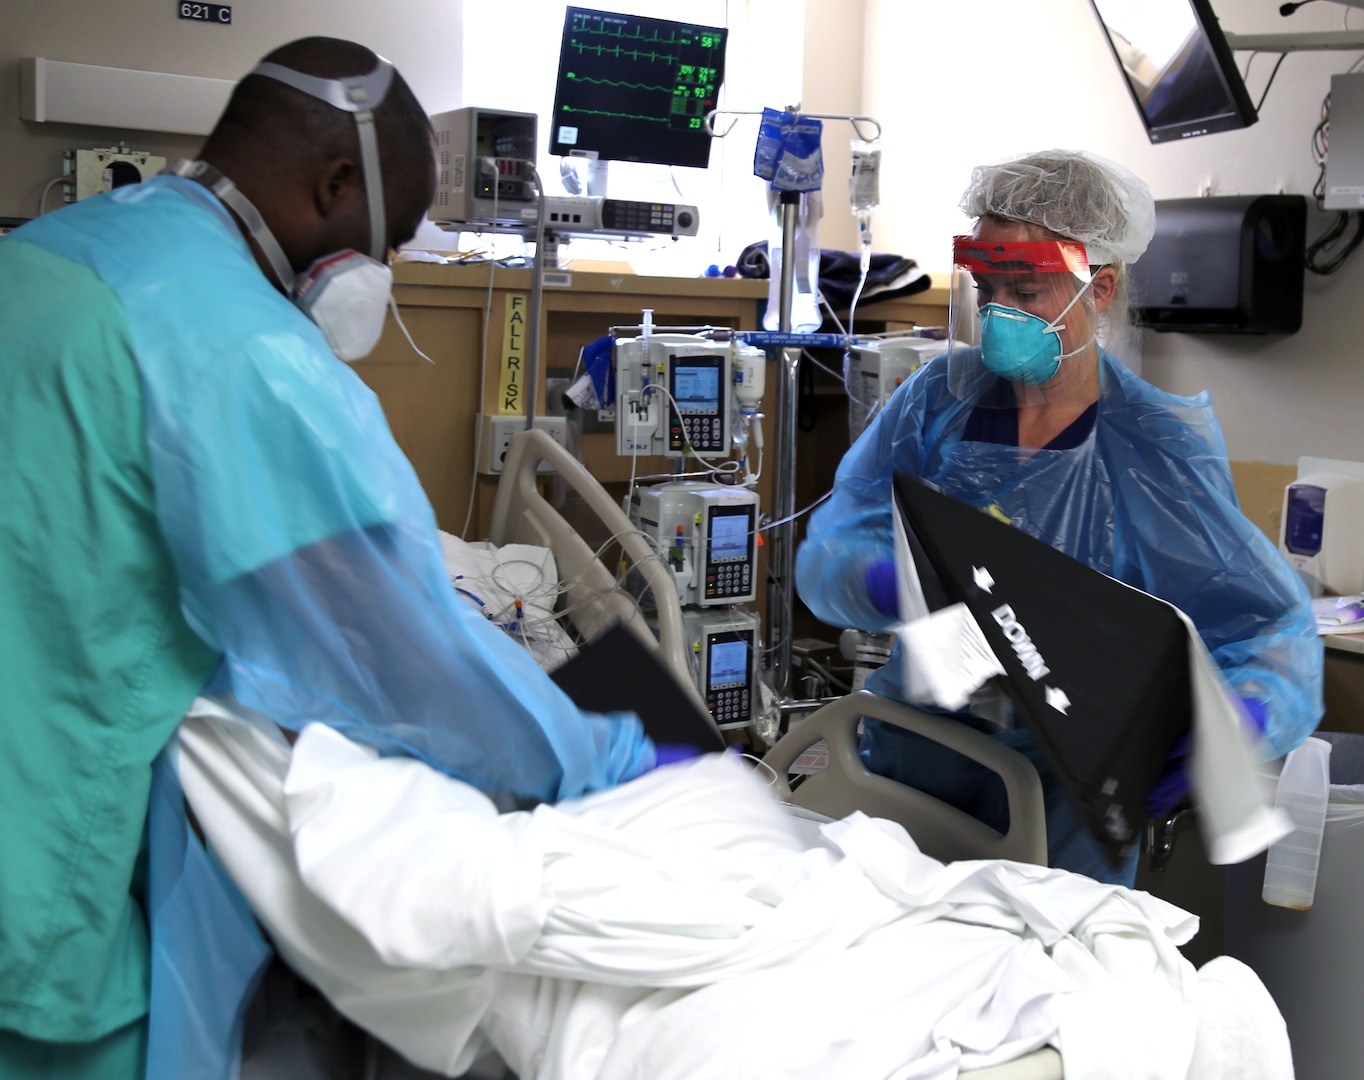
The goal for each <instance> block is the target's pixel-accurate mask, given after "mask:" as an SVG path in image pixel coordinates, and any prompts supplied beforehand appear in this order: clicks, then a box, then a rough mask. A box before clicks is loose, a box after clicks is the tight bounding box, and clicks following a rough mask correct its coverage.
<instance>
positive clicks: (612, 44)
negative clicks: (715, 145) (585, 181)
mask: <svg viewBox="0 0 1364 1080" xmlns="http://www.w3.org/2000/svg"><path fill="white" fill-rule="evenodd" d="M726 33H727V32H726V30H725V29H724V28H723V27H713V26H697V25H695V24H693V23H685V22H673V21H671V20H668V19H646V18H643V17H641V16H637V15H617V14H613V13H612V12H609V11H597V10H594V9H591V8H581V7H570V8H569V9H568V11H567V13H566V14H565V16H564V38H563V45H562V47H561V49H560V51H559V81H558V86H557V88H556V90H555V94H554V112H553V113H552V114H551V116H550V141H549V152H550V153H551V154H558V155H559V156H561V157H567V156H569V155H571V154H574V153H577V154H584V155H589V156H590V154H592V153H595V154H596V155H597V158H598V160H601V161H643V162H650V163H653V164H656V165H686V166H691V167H694V168H699V169H704V168H705V167H706V165H707V164H708V163H709V161H710V144H711V136H710V134H709V133H708V132H707V131H706V114H707V113H708V112H710V110H712V109H714V108H715V106H716V96H717V95H718V94H719V91H720V83H721V81H722V80H723V78H724V70H725V39H726Z"/></svg>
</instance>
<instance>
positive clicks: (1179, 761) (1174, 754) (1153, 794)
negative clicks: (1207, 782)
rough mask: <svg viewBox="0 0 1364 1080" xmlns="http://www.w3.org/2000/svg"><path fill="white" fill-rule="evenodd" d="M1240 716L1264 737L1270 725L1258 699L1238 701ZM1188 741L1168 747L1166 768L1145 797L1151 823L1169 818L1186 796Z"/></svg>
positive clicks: (1266, 712) (1187, 786)
mask: <svg viewBox="0 0 1364 1080" xmlns="http://www.w3.org/2000/svg"><path fill="white" fill-rule="evenodd" d="M1240 703H1241V712H1242V714H1243V715H1244V716H1245V718H1246V721H1247V724H1248V726H1251V727H1253V728H1254V729H1255V734H1256V735H1263V734H1264V733H1265V727H1266V725H1267V724H1268V722H1269V706H1267V705H1266V704H1265V703H1264V702H1263V701H1260V700H1259V699H1258V698H1241V699H1240ZM1189 738H1190V736H1188V735H1185V736H1183V737H1182V738H1181V739H1179V740H1178V741H1177V742H1176V743H1175V744H1174V746H1172V747H1170V753H1169V762H1170V763H1169V764H1168V765H1167V766H1166V767H1165V771H1164V772H1163V773H1161V775H1160V778H1159V779H1158V780H1157V781H1156V782H1155V783H1154V784H1152V785H1151V790H1150V791H1148V792H1147V793H1146V810H1147V813H1149V814H1150V815H1151V819H1152V820H1153V821H1157V820H1160V819H1161V818H1165V817H1168V816H1169V815H1170V813H1171V812H1172V811H1173V810H1174V808H1175V807H1176V806H1178V805H1179V804H1180V803H1181V802H1183V801H1184V799H1185V798H1186V797H1187V796H1188V794H1189Z"/></svg>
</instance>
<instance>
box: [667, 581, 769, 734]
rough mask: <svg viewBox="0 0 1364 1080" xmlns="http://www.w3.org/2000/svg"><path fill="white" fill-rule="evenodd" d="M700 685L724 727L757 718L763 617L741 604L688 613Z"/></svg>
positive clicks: (687, 625) (686, 620) (689, 637)
mask: <svg viewBox="0 0 1364 1080" xmlns="http://www.w3.org/2000/svg"><path fill="white" fill-rule="evenodd" d="M682 625H683V628H684V629H685V631H686V635H687V640H688V641H689V642H691V649H692V658H693V660H694V661H695V671H696V686H697V689H698V690H700V691H701V697H702V698H704V699H705V702H706V707H707V708H708V709H709V710H710V714H711V716H713V717H714V718H715V723H716V725H717V726H718V727H720V728H721V729H722V730H724V729H728V728H741V727H746V726H748V724H750V723H751V722H752V720H753V705H754V700H755V697H756V694H755V690H756V683H757V672H758V664H757V658H758V647H759V640H758V617H757V616H756V615H754V614H753V613H752V612H748V611H744V610H742V609H740V608H729V609H726V610H723V611H706V610H695V609H693V610H690V611H684V612H682Z"/></svg>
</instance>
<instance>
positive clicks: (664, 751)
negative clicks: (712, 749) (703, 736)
mask: <svg viewBox="0 0 1364 1080" xmlns="http://www.w3.org/2000/svg"><path fill="white" fill-rule="evenodd" d="M704 753H705V751H704V750H698V749H697V748H696V747H694V746H686V745H684V744H682V743H654V768H655V769H658V768H661V767H662V766H664V765H676V764H677V763H678V762H679V761H690V760H691V759H692V758H699V757H700V756H701V755H702V754H704Z"/></svg>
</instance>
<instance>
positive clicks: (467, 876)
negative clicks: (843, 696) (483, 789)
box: [182, 710, 1292, 1080]
mask: <svg viewBox="0 0 1364 1080" xmlns="http://www.w3.org/2000/svg"><path fill="white" fill-rule="evenodd" d="M260 737H262V736H261V735H260V733H253V729H252V728H250V727H243V725H241V724H240V723H239V722H235V721H231V720H228V719H225V718H224V717H222V716H221V715H220V716H217V717H214V716H211V715H207V713H206V712H205V711H203V710H198V712H197V715H193V714H192V718H191V719H187V722H186V724H185V725H183V735H182V743H183V746H184V761H183V762H182V778H183V779H184V782H185V789H186V793H187V795H188V796H189V798H190V800H191V804H192V805H193V806H194V809H195V811H196V814H197V815H198V816H199V818H200V821H201V823H202V824H203V826H204V828H205V831H206V833H207V835H208V836H209V839H210V841H211V843H212V844H213V846H214V848H215V850H217V851H218V852H219V854H220V856H222V857H223V858H224V862H225V864H226V865H227V866H228V869H229V871H231V872H232V873H233V876H234V877H235V878H237V880H238V881H239V884H241V886H242V887H243V889H244V891H246V893H247V895H248V897H249V898H250V899H251V901H252V904H253V906H254V907H256V910H257V911H258V912H259V913H261V917H262V919H263V920H264V921H265V922H266V924H267V926H268V927H269V928H270V930H271V933H272V936H274V937H275V938H276V940H277V941H279V940H280V938H281V936H283V937H284V938H286V939H290V940H292V938H293V937H295V936H297V935H302V936H303V939H304V940H303V941H301V942H297V941H296V942H293V944H291V945H290V946H289V947H288V948H282V951H283V952H284V954H285V957H286V959H288V960H289V961H290V962H291V963H295V964H296V966H298V962H299V960H300V959H301V960H302V961H303V963H304V966H302V967H300V973H301V974H303V975H304V976H305V977H308V978H310V979H313V980H314V981H316V982H317V983H318V985H319V986H320V987H321V989H323V991H324V992H326V993H328V995H329V996H330V997H332V999H333V1001H334V1003H335V1004H336V1005H337V1007H338V1008H340V1009H341V1010H342V1011H343V1012H346V1013H347V1014H348V1015H350V1016H352V1018H353V1019H356V1020H357V1022H359V1023H361V1024H362V1025H364V1026H366V1027H368V1028H369V1029H370V1030H372V1031H374V1032H375V1034H377V1035H379V1036H380V1037H381V1038H384V1039H385V1040H386V1041H388V1042H390V1043H391V1044H392V1045H394V1046H395V1047H396V1048H397V1049H398V1050H400V1051H401V1052H403V1053H404V1054H406V1055H407V1056H409V1057H410V1058H411V1059H412V1060H414V1061H416V1062H418V1063H419V1064H423V1065H426V1066H427V1067H428V1068H430V1067H437V1068H440V1067H442V1066H440V1065H434V1064H432V1063H433V1062H436V1061H441V1062H444V1063H446V1064H445V1065H444V1067H445V1068H447V1069H449V1068H451V1067H452V1066H453V1065H458V1064H459V1062H461V1061H467V1060H468V1059H469V1056H470V1055H471V1053H472V1050H470V1049H468V1047H466V1046H465V1045H463V1044H461V1041H460V1040H461V1038H464V1037H466V1036H468V1037H470V1038H474V1039H475V1041H476V1040H477V1038H486V1039H487V1040H488V1041H489V1042H490V1043H491V1044H492V1045H493V1046H494V1047H496V1049H497V1050H498V1051H499V1052H500V1053H501V1054H502V1055H503V1057H504V1058H506V1060H507V1061H508V1063H509V1064H510V1065H511V1066H512V1067H513V1069H515V1070H516V1071H517V1073H518V1074H519V1075H521V1076H523V1077H532V1076H533V1077H543V1078H556V1077H563V1078H572V1080H581V1078H592V1077H596V1078H600V1080H618V1078H619V1080H624V1078H633V1077H646V1076H647V1077H655V1078H669V1077H677V1078H679V1080H681V1078H684V1077H685V1078H690V1080H695V1078H698V1077H699V1078H704V1077H769V1076H771V1077H777V1076H781V1077H804V1076H809V1077H827V1076H840V1077H897V1078H913V1080H939V1078H950V1077H954V1076H955V1075H956V1074H957V1071H958V1069H959V1068H976V1067H982V1066H985V1065H990V1064H998V1063H1000V1062H1003V1061H1009V1060H1012V1059H1014V1058H1016V1057H1018V1056H1020V1055H1021V1054H1024V1053H1026V1052H1028V1051H1030V1050H1033V1049H1035V1048H1037V1047H1040V1046H1043V1045H1046V1044H1052V1045H1055V1046H1057V1047H1058V1048H1059V1049H1060V1051H1061V1053H1062V1056H1063V1059H1064V1062H1065V1068H1066V1075H1067V1077H1068V1080H1089V1078H1091V1077H1095V1078H1106V1077H1114V1078H1117V1077H1122V1078H1138V1077H1139V1078H1141V1080H1147V1078H1151V1080H1165V1078H1169V1080H1231V1077H1233V1076H1235V1077H1237V1080H1242V1078H1244V1080H1290V1078H1291V1076H1292V1070H1291V1063H1288V1053H1287V1036H1286V1034H1285V1033H1284V1028H1283V1021H1282V1019H1281V1018H1280V1017H1279V1014H1278V1012H1277V1010H1276V1009H1275V1008H1274V1006H1273V1003H1272V1002H1271V1001H1270V1000H1269V998H1268V995H1267V994H1266V993H1265V992H1264V990H1263V987H1261V986H1260V985H1259V983H1258V980H1256V979H1255V977H1254V975H1253V974H1252V973H1250V972H1249V970H1248V969H1245V968H1243V967H1241V966H1240V965H1236V964H1235V962H1232V961H1228V962H1226V963H1225V964H1223V965H1222V966H1221V967H1219V968H1217V969H1216V976H1217V977H1216V978H1208V979H1204V978H1201V977H1200V975H1199V974H1198V973H1197V972H1195V971H1194V970H1193V968H1192V967H1191V966H1190V965H1189V964H1188V962H1187V961H1185V960H1184V958H1183V957H1182V956H1181V955H1180V954H1179V952H1178V949H1177V948H1176V946H1177V945H1178V944H1179V943H1182V942H1183V941H1185V940H1187V939H1188V938H1189V937H1190V936H1192V934H1193V933H1194V932H1195V930H1196V925H1197V923H1196V920H1195V919H1194V918H1193V917H1192V916H1190V915H1188V914H1187V913H1186V912H1183V911H1181V910H1179V909H1177V908H1174V907H1172V906H1171V905H1169V904H1166V903H1164V902H1163V901H1160V900H1158V899H1156V898H1154V897H1151V896H1148V895H1146V894H1143V893H1137V892H1133V891H1130V890H1127V889H1122V888H1120V887H1115V886H1106V885H1100V884H1098V883H1096V882H1093V881H1091V880H1089V879H1087V878H1082V877H1079V876H1077V875H1073V874H1069V873H1066V872H1064V871H1057V870H1047V869H1044V868H1040V867H1033V866H1026V865H1023V864H1016V863H1008V862H1000V861H990V862H961V863H952V864H947V865H944V864H941V863H938V862H937V861H936V860H933V859H930V858H928V857H927V856H925V855H923V854H922V853H921V852H919V851H918V849H917V848H916V847H915V846H914V844H913V842H912V840H910V839H909V837H908V836H907V835H906V834H905V832H904V830H903V829H901V828H900V827H899V826H897V825H894V824H892V823H890V822H886V821H880V820H875V819H869V818H866V817H864V816H862V815H860V814H854V815H852V816H850V817H849V818H846V819H844V820H843V821H839V822H834V823H831V824H828V825H825V826H823V827H822V829H821V834H822V835H821V839H820V842H818V843H814V844H811V843H810V842H809V841H808V838H807V833H806V830H805V828H804V827H803V826H805V825H806V824H808V823H804V822H801V823H797V822H795V821H793V820H792V819H791V817H790V816H789V815H788V814H787V813H786V812H785V810H784V809H783V808H782V807H781V805H780V804H779V803H777V802H776V801H775V800H774V799H773V798H772V797H771V795H770V794H769V793H768V791H767V790H766V789H765V788H764V787H763V786H762V785H761V783H760V782H759V781H758V780H756V779H755V778H754V777H753V776H752V775H750V774H749V772H748V771H747V769H746V767H745V766H744V765H742V764H741V763H740V762H738V761H736V760H733V759H731V758H729V757H726V756H723V755H713V756H710V757H708V758H703V759H700V760H698V761H696V762H691V763H685V764H682V765H677V766H672V767H669V768H666V769H660V770H656V771H655V772H653V773H651V774H648V775H647V776H645V777H642V778H641V779H640V780H637V781H634V782H632V783H630V784H628V785H624V786H622V787H620V788H616V789H614V790H612V791H608V792H603V793H600V794H596V795H592V796H589V797H587V798H584V799H579V800H573V801H571V802H566V803H561V804H559V805H557V806H541V807H538V808H536V809H535V810H534V811H530V812H523V813H515V814H503V815H498V814H496V813H495V811H494V810H493V809H492V807H491V804H489V803H488V802H487V800H486V799H484V798H483V796H481V795H480V794H478V793H477V792H475V791H473V789H471V788H469V787H468V786H467V785H463V784H460V783H458V782H456V781H451V780H449V779H448V778H447V777H444V776H443V775H441V774H439V773H437V772H435V771H433V770H431V769H429V768H427V767H426V766H424V765H422V764H420V763H419V762H416V761H411V760H407V759H379V758H378V757H376V756H375V755H374V754H373V753H372V752H371V751H369V750H367V749H365V748H363V747H360V746H357V745H354V744H351V743H349V742H347V741H346V740H345V739H344V738H343V737H341V736H339V735H337V734H336V733H335V732H334V731H332V730H331V729H328V728H325V727H322V726H320V725H315V726H313V727H309V728H307V729H306V730H305V731H304V733H303V735H302V736H301V737H300V739H299V741H298V743H297V745H296V746H295V748H294V753H293V758H292V763H291V764H290V765H289V768H288V775H287V780H284V783H283V797H282V802H281V801H280V800H279V798H278V793H277V794H276V796H275V798H274V801H273V802H272V806H273V807H274V808H276V809H277V808H279V807H280V806H282V807H283V822H285V823H286V826H285V827H286V828H287V832H288V834H289V837H288V839H291V840H292V845H290V844H289V843H288V842H287V840H286V839H285V838H284V837H281V836H280V835H279V834H278V832H276V834H275V835H274V836H273V837H269V836H264V835H263V834H265V833H269V832H270V830H271V829H275V830H278V829H279V827H280V825H281V817H280V816H273V817H270V820H269V822H268V827H266V828H262V827H259V826H258V827H256V828H249V829H245V830H243V829H241V828H239V827H234V826H238V825H239V824H240V823H239V822H238V821H235V820H234V818H233V811H232V809H231V807H230V806H227V805H225V802H226V801H227V800H218V801H217V803H215V804H214V805H213V806H211V807H209V806H208V805H207V803H205V800H204V798H203V794H202V790H201V789H202V788H203V786H204V784H205V783H207V782H208V781H209V780H210V778H211V776H212V774H214V773H215V772H217V771H219V770H220V769H221V768H222V765H223V763H222V762H221V761H218V760H216V757H218V756H221V755H222V754H223V753H224V752H225V751H226V748H228V747H230V746H233V745H234V742H235V743H236V744H237V749H235V750H233V751H231V752H232V753H234V754H236V756H237V759H238V760H239V761H240V759H241V758H242V757H248V758H249V757H250V751H249V750H242V749H241V744H243V743H246V742H249V741H250V740H252V739H256V738H260ZM280 765H281V762H280V761H279V760H278V759H274V760H271V761H270V763H269V767H268V769H262V768H260V767H259V766H254V765H248V766H247V769H248V771H251V772H254V773H257V774H263V773H264V772H266V771H269V772H270V773H271V776H272V777H273V782H275V783H278V782H279V781H280V780H282V779H284V778H283V775H282V773H281V772H280V768H279V767H280ZM187 774H188V775H187ZM270 782H271V781H268V780H265V779H264V778H263V777H262V778H261V779H260V780H259V783H258V784H257V787H258V788H264V787H267V786H269V783H270ZM260 801H261V800H260V798H257V799H256V802H257V803H259V802H260ZM267 801H268V800H267ZM201 803H205V806H204V808H203V809H201ZM205 809H208V810H209V812H208V813H207V814H205V812H204V811H205ZM263 840H266V841H268V843H262V841H263ZM224 847H226V848H228V849H229V854H227V855H224V854H223V849H224ZM290 847H291V848H292V853H291V854H287V853H288V851H289V849H290ZM263 848H265V849H268V851H262V850H260V849H263ZM252 849H256V850H252ZM267 856H268V857H269V858H273V859H275V860H276V861H281V857H282V861H284V862H287V865H285V866H283V867H278V866H277V867H275V868H273V869H272V870H271V871H270V875H271V876H272V877H273V878H274V879H276V882H277V884H276V886H274V887H271V888H262V887H260V886H259V885H258V884H257V883H255V882H254V881H253V880H252V878H253V876H254V875H255V874H256V873H257V872H258V870H257V867H258V863H259V861H262V860H264V859H265V858H266V857H267ZM243 875H244V877H243ZM290 879H292V880H291V884H290V886H289V887H288V888H284V887H283V885H284V883H285V882H286V881H289V880H290ZM300 896H301V897H302V899H299V897H300ZM317 908H321V909H322V910H323V911H324V912H325V914H326V916H327V918H325V919H322V920H318V919H316V918H315V916H316V910H315V909H317ZM305 909H306V911H307V913H308V915H309V917H308V918H306V919H303V918H298V917H297V915H298V912H299V911H300V910H305ZM333 935H335V936H338V938H339V939H340V940H341V941H342V944H343V946H344V947H342V948H338V949H335V950H333V949H332V948H331V946H330V939H331V937H332V936H333ZM308 965H312V966H313V967H318V966H320V967H322V968H326V969H329V970H328V971H327V973H326V974H327V978H328V979H329V980H330V982H328V981H324V980H323V979H321V978H319V977H318V974H317V972H316V971H315V970H312V969H310V968H309V967H308ZM376 968H377V969H378V970H379V971H381V972H382V973H383V977H382V978H381V979H379V980H377V981H374V985H370V983H371V982H372V981H373V980H372V975H373V973H374V971H375V969H376ZM1211 969H1212V965H1209V970H1211ZM394 986H396V987H398V988H399V989H398V992H399V993H400V994H405V996H404V999H403V1001H402V1003H401V1006H400V1007H399V1008H398V1009H393V1008H388V1007H387V1005H386V1003H383V1002H371V1001H368V1000H366V999H367V997H369V996H372V997H375V998H382V997H383V995H384V994H385V993H387V992H389V989H390V988H391V987H394ZM414 986H415V987H418V988H419V991H418V992H415V993H414V992H411V988H412V987H414ZM441 988H449V990H448V993H449V998H448V999H447V1000H443V999H442V998H441V996H440V994H441ZM334 993H335V995H336V996H333V994H334ZM446 1006H448V1007H449V1008H451V1009H454V1010H463V1011H462V1012H452V1013H449V1014H446V1015H442V1014H441V1009H442V1008H443V1007H446ZM398 1011H405V1015H404V1017H403V1018H402V1020H403V1022H402V1023H401V1024H398V1023H396V1022H395V1016H394V1015H393V1014H394V1013H396V1012H398ZM1247 1032H1255V1033H1256V1039H1257V1041H1256V1042H1255V1043H1254V1044H1253V1045H1252V1047H1251V1049H1249V1050H1247V1048H1246V1045H1245V1043H1244V1042H1237V1043H1236V1045H1235V1047H1234V1049H1233V1048H1232V1047H1231V1046H1230V1045H1228V1046H1226V1047H1224V1046H1223V1044H1224V1043H1228V1042H1229V1040H1231V1039H1232V1038H1233V1037H1234V1038H1235V1039H1236V1040H1244V1037H1245V1035H1246V1033H1247ZM469 1045H470V1046H472V1043H471V1044H469ZM1224 1051H1225V1052H1224ZM1238 1055H1239V1056H1240V1057H1242V1058H1245V1059H1247V1060H1245V1061H1243V1062H1242V1063H1241V1065H1240V1066H1239V1067H1240V1068H1241V1071H1240V1072H1228V1071H1226V1068H1225V1065H1226V1062H1227V1061H1228V1060H1233V1059H1235V1058H1236V1057H1237V1056H1238Z"/></svg>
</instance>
